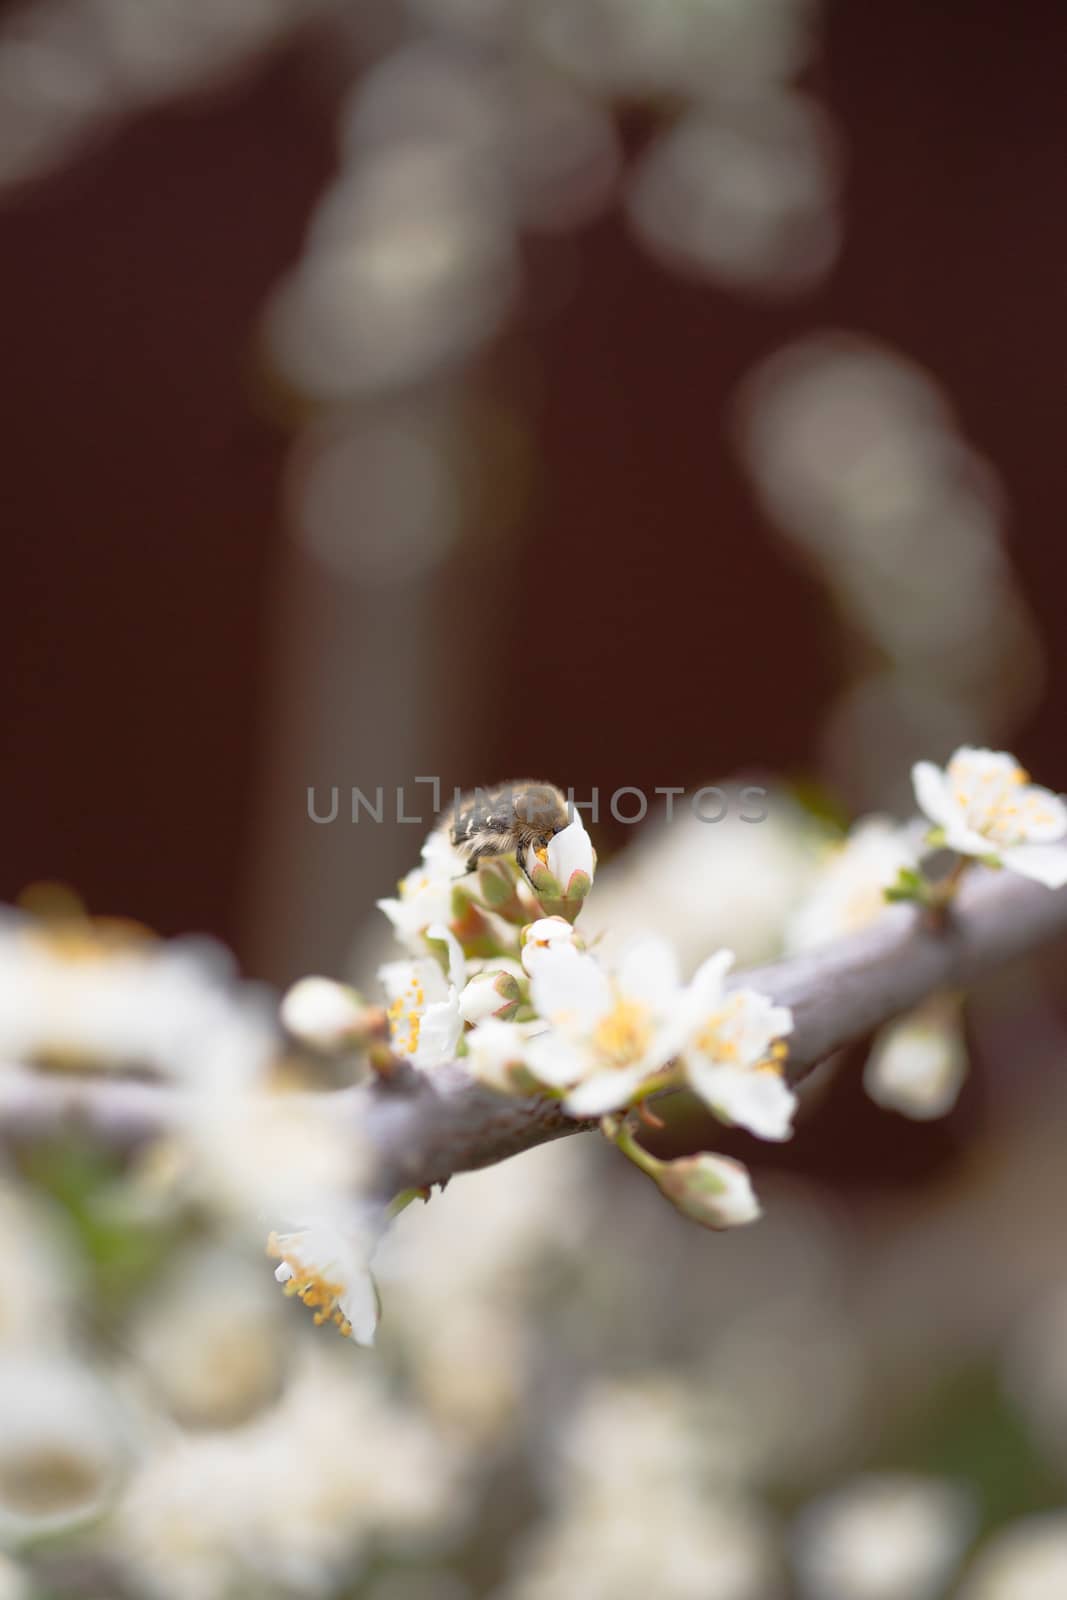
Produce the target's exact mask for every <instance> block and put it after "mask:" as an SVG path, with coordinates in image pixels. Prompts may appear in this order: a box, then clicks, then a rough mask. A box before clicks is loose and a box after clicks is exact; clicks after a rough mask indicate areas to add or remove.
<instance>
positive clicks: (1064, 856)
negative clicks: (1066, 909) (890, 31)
mask: <svg viewBox="0 0 1067 1600" xmlns="http://www.w3.org/2000/svg"><path fill="white" fill-rule="evenodd" d="M1000 859H1001V861H1002V862H1003V863H1004V865H1005V866H1006V867H1007V868H1008V869H1009V870H1010V871H1012V872H1018V873H1019V874H1020V875H1021V876H1022V877H1024V878H1032V879H1033V880H1034V882H1035V883H1043V884H1044V885H1045V887H1046V888H1047V889H1062V888H1063V886H1064V884H1065V883H1067V845H1061V844H1017V845H1013V846H1012V847H1011V849H1009V850H1002V851H1001V852H1000Z"/></svg>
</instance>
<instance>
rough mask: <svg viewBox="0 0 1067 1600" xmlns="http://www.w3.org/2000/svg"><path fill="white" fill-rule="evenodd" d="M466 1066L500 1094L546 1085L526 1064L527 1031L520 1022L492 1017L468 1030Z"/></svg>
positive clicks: (535, 1089) (523, 1092)
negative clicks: (541, 1082)
mask: <svg viewBox="0 0 1067 1600" xmlns="http://www.w3.org/2000/svg"><path fill="white" fill-rule="evenodd" d="M466 1043H467V1057H466V1062H467V1068H468V1070H469V1072H470V1074H471V1076H472V1077H474V1078H477V1079H478V1081H479V1082H480V1083H484V1084H485V1085H486V1087H487V1088H489V1089H496V1090H497V1091H498V1092H499V1093H501V1094H521V1095H528V1094H536V1093H537V1092H538V1090H540V1089H542V1088H543V1086H542V1085H541V1084H540V1083H539V1081H538V1080H537V1078H535V1077H534V1075H533V1073H532V1072H531V1071H530V1069H529V1067H528V1066H527V1065H526V1060H525V1049H526V1035H525V1033H524V1032H523V1029H522V1027H521V1026H520V1025H518V1024H516V1023H514V1022H501V1021H500V1020H499V1018H497V1017H489V1018H488V1019H487V1020H486V1021H485V1022H481V1023H479V1024H478V1026H477V1027H476V1028H472V1029H471V1031H470V1033H468V1034H467V1039H466Z"/></svg>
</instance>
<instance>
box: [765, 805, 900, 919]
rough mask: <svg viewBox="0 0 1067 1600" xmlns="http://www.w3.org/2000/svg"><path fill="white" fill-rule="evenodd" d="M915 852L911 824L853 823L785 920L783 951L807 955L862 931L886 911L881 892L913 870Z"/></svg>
mask: <svg viewBox="0 0 1067 1600" xmlns="http://www.w3.org/2000/svg"><path fill="white" fill-rule="evenodd" d="M920 849H921V838H920V836H919V832H918V830H917V828H916V827H915V826H914V825H912V824H904V825H903V826H902V825H901V824H900V823H896V822H892V821H891V820H890V819H889V818H888V817H877V816H876V817H866V818H864V819H863V821H861V822H858V823H857V824H856V826H855V827H854V828H853V829H852V831H851V833H850V834H849V836H848V838H847V839H846V840H845V841H844V842H843V843H842V844H841V845H839V846H837V848H836V849H834V850H833V851H832V852H831V853H830V854H829V856H828V857H827V860H826V863H825V865H824V867H823V870H822V872H821V873H820V874H819V876H818V877H817V878H816V879H815V880H814V882H813V884H812V885H811V888H810V890H809V892H808V894H807V895H806V896H805V898H804V899H802V900H801V902H800V904H799V906H798V907H797V909H796V910H795V911H794V913H793V915H792V916H791V917H790V919H789V923H788V926H787V929H786V945H787V947H788V948H789V949H790V950H810V949H812V948H813V947H815V946H817V945H820V944H825V943H826V942H828V941H829V940H831V939H838V938H842V937H843V936H845V935H846V934H850V933H856V932H858V930H859V929H860V928H865V927H867V926H868V924H869V923H871V922H873V921H874V920H875V918H876V917H878V916H880V915H881V913H882V912H883V911H884V910H885V909H886V899H885V890H886V889H888V888H890V887H891V886H892V885H893V884H894V883H895V882H896V880H897V877H898V876H899V874H900V871H901V869H902V868H910V869H912V870H914V869H915V868H916V867H917V866H918V863H919V855H920Z"/></svg>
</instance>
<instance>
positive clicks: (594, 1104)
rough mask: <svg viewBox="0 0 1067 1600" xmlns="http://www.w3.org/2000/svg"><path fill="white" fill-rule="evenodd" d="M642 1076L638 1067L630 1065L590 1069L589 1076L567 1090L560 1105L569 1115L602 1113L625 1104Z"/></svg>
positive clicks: (589, 1115)
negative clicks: (591, 1072)
mask: <svg viewBox="0 0 1067 1600" xmlns="http://www.w3.org/2000/svg"><path fill="white" fill-rule="evenodd" d="M646 1076H647V1074H646V1073H645V1071H644V1068H642V1067H631V1068H629V1069H628V1070H626V1071H623V1072H619V1071H610V1072H594V1074H593V1076H592V1077H591V1078H586V1080H585V1082H584V1083H579V1084H577V1085H576V1086H575V1087H574V1088H573V1089H572V1090H571V1091H570V1093H569V1094H568V1096H567V1098H566V1099H565V1100H564V1102H563V1109H564V1111H566V1112H567V1114H568V1115H569V1116H572V1117H602V1116H604V1114H605V1113H606V1112H608V1111H619V1110H621V1108H622V1107H623V1106H625V1105H628V1104H629V1102H630V1100H631V1099H632V1098H633V1095H634V1093H635V1092H636V1090H638V1089H639V1088H640V1087H641V1084H642V1083H643V1082H644V1080H645V1077H646Z"/></svg>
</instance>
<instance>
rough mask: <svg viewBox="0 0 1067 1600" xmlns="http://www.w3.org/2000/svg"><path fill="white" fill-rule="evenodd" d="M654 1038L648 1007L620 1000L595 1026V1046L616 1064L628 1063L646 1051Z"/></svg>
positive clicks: (625, 1064)
mask: <svg viewBox="0 0 1067 1600" xmlns="http://www.w3.org/2000/svg"><path fill="white" fill-rule="evenodd" d="M651 1040H652V1028H651V1024H650V1019H649V1013H648V1007H647V1006H643V1005H640V1004H638V1003H637V1002H636V1001H634V1000H617V1001H616V1002H615V1004H614V1006H613V1007H612V1009H611V1010H610V1011H609V1012H608V1013H607V1015H606V1016H604V1017H601V1019H600V1021H599V1022H598V1023H597V1025H596V1027H595V1028H594V1029H593V1047H594V1049H596V1050H597V1051H598V1052H599V1054H601V1055H603V1056H607V1057H608V1058H609V1060H610V1061H611V1063H612V1065H614V1066H628V1065H629V1064H630V1063H631V1062H632V1061H634V1060H636V1059H637V1058H638V1057H639V1056H641V1055H643V1054H644V1052H645V1051H646V1050H647V1049H648V1046H649V1044H650V1043H651Z"/></svg>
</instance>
